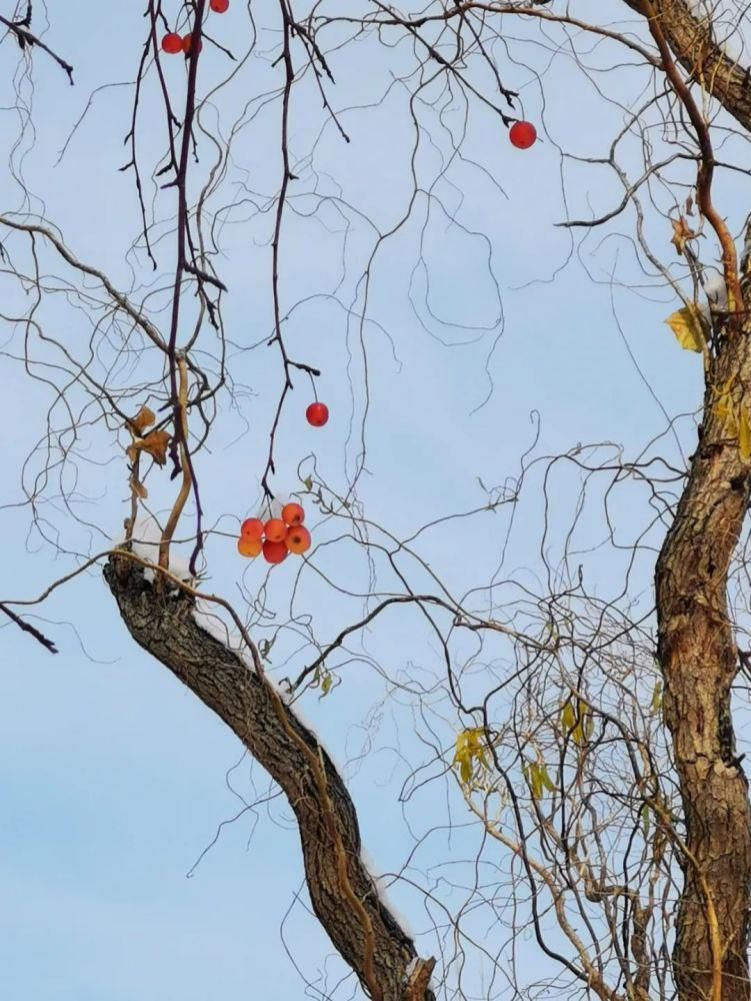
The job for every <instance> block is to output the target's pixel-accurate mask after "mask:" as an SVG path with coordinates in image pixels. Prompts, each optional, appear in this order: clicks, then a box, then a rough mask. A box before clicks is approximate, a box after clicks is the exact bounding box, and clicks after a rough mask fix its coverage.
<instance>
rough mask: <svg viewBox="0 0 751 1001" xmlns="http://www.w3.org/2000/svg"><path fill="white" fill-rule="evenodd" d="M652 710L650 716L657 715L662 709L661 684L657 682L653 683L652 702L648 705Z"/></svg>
mask: <svg viewBox="0 0 751 1001" xmlns="http://www.w3.org/2000/svg"><path fill="white" fill-rule="evenodd" d="M649 708H650V709H651V710H652V715H654V714H655V713H658V712H659V711H660V709H661V708H662V682H661V681H658V682H656V683H655V687H654V691H653V692H652V701H651V703H650V705H649Z"/></svg>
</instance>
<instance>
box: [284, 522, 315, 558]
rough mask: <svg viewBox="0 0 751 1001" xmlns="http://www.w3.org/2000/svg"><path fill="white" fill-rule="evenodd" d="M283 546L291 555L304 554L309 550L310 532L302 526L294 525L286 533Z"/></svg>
mask: <svg viewBox="0 0 751 1001" xmlns="http://www.w3.org/2000/svg"><path fill="white" fill-rule="evenodd" d="M284 544H285V546H286V547H287V549H289V551H290V552H291V553H297V554H298V555H299V554H300V553H304V552H305V551H306V550H308V549H310V532H309V531H308V530H307V528H306V527H305V526H304V525H295V527H294V528H290V530H289V532H287V538H286V539H285V540H284Z"/></svg>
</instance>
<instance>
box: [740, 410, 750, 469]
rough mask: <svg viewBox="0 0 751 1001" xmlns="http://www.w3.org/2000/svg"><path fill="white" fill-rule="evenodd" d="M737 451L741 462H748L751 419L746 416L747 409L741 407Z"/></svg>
mask: <svg viewBox="0 0 751 1001" xmlns="http://www.w3.org/2000/svg"><path fill="white" fill-rule="evenodd" d="M738 451H739V452H740V455H741V462H748V460H749V459H751V418H749V415H748V407H741V413H740V420H739V421H738Z"/></svg>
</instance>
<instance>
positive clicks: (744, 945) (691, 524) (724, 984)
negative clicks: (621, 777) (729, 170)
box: [626, 0, 751, 1001]
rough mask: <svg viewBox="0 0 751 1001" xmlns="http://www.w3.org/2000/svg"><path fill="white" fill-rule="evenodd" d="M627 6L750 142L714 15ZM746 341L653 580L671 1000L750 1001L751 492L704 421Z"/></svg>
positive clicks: (650, 4)
mask: <svg viewBox="0 0 751 1001" xmlns="http://www.w3.org/2000/svg"><path fill="white" fill-rule="evenodd" d="M626 3H627V4H628V6H630V7H631V8H632V9H633V10H636V11H638V12H639V13H641V14H643V15H644V16H645V17H648V18H650V19H654V20H655V21H656V22H658V25H659V32H660V33H661V35H662V37H664V38H665V40H666V42H667V43H668V45H669V47H670V49H671V50H672V52H673V53H674V55H675V58H676V59H677V60H678V62H679V63H680V64H681V66H682V67H683V68H684V70H686V71H687V73H688V74H689V77H690V79H691V80H693V81H695V82H696V83H698V84H699V85H700V86H701V87H702V88H703V89H704V90H705V91H706V92H708V93H710V94H712V95H713V97H715V98H716V99H717V100H718V101H720V102H721V103H722V104H723V105H724V107H725V109H726V110H727V111H728V112H729V113H730V114H731V115H733V116H734V117H735V118H736V120H737V121H738V122H739V123H740V124H741V125H742V126H743V127H744V128H745V129H747V130H748V131H749V132H751V86H750V81H749V73H748V71H747V70H745V69H743V68H742V67H740V66H739V65H738V64H737V63H735V62H734V61H733V60H732V59H730V58H728V56H727V55H726V53H725V52H724V51H723V49H722V48H721V46H720V45H718V44H717V42H716V40H715V37H714V33H713V26H712V23H711V16H710V17H707V16H706V15H705V14H703V13H702V12H701V9H700V8H698V10H699V14H695V13H694V12H693V10H692V7H691V6H690V5H689V3H687V0H626ZM652 34H653V35H654V34H655V32H654V31H653V32H652ZM708 166H709V167H711V164H706V163H705V164H704V169H706V168H707V167H708ZM747 263H748V262H746V265H747ZM746 270H747V268H746ZM747 282H748V277H747V276H746V278H745V283H746V284H747ZM745 291H746V299H748V288H746V290H745ZM740 315H743V314H740ZM750 342H751V337H750V331H749V329H748V325H747V324H744V325H743V329H741V323H740V322H739V321H738V320H737V319H736V320H734V321H733V323H732V324H731V327H730V329H729V330H728V331H727V332H726V341H725V343H724V345H723V346H722V348H721V351H720V354H719V357H718V359H717V360H716V361H715V362H714V363H713V364H712V367H711V369H710V371H709V372H708V376H707V389H706V393H705V399H704V421H703V425H702V428H701V429H700V434H699V446H698V448H697V451H696V454H695V455H694V456H693V458H692V462H691V468H690V471H689V478H688V482H687V485H686V489H685V491H684V494H683V496H682V498H681V500H680V503H679V505H678V509H677V512H676V516H675V521H674V523H673V525H672V527H671V529H670V531H669V532H668V535H667V537H666V539H665V543H664V545H663V548H662V552H661V553H660V557H659V560H658V563H657V570H656V596H657V612H658V626H659V636H658V644H659V645H658V657H659V661H660V665H661V667H662V671H663V674H664V679H665V700H664V710H665V721H666V723H667V726H668V728H669V729H670V732H671V735H672V739H673V747H674V753H675V762H676V767H677V770H678V775H679V779H680V784H681V793H682V799H683V807H684V815H685V821H686V849H687V850H686V853H685V858H684V887H683V891H682V897H681V901H680V907H679V912H678V919H677V924H676V944H675V950H674V957H673V958H674V972H675V976H676V981H677V985H678V991H679V996H680V998H681V1001H698V999H700V998H701V999H707V998H709V999H712V1001H720V999H722V1001H736V999H738V1001H740V999H743V1001H748V999H749V998H750V997H751V991H750V990H749V967H748V947H749V903H750V897H749V893H750V891H751V812H750V811H749V799H748V782H747V779H746V776H745V775H744V773H743V770H742V769H741V767H740V762H739V760H738V758H737V755H736V749H735V737H734V733H733V724H732V716H731V707H730V687H731V684H732V682H733V680H734V678H735V677H736V675H737V673H738V670H739V659H738V651H737V649H736V646H735V642H734V638H733V630H732V626H731V623H730V621H729V617H728V606H727V580H728V569H729V565H730V560H731V558H732V555H733V552H734V550H735V547H736V545H737V543H738V539H739V536H740V532H741V529H742V526H743V520H744V517H745V514H746V511H747V510H748V503H749V490H750V479H749V463H748V462H744V461H743V460H742V458H741V455H740V450H739V447H738V440H737V435H736V434H732V433H730V432H729V431H728V428H727V426H726V423H725V419H724V418H722V417H721V416H719V415H718V413H717V412H716V410H715V408H716V404H717V398H718V395H719V390H720V387H723V388H727V387H731V390H732V394H733V399H734V403H735V405H736V407H740V406H741V405H742V406H744V407H746V408H747V407H748V406H749V403H750V402H751V400H750V399H749V386H751V348H750V347H749V344H750Z"/></svg>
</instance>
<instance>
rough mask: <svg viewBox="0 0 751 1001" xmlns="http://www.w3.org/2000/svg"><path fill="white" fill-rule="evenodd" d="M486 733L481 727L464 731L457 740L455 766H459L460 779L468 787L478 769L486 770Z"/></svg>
mask: <svg viewBox="0 0 751 1001" xmlns="http://www.w3.org/2000/svg"><path fill="white" fill-rule="evenodd" d="M484 739H485V731H484V729H483V728H482V727H481V726H477V727H474V728H472V729H471V730H463V731H462V732H461V733H460V734H459V735H458V736H457V738H456V751H455V753H454V764H455V765H458V766H459V777H460V779H461V781H462V783H463V784H464V785H468V784H469V783H470V782H471V780H472V776H473V774H474V772H475V769H476V767H479V768H485V767H486V760H485V745H484Z"/></svg>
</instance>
